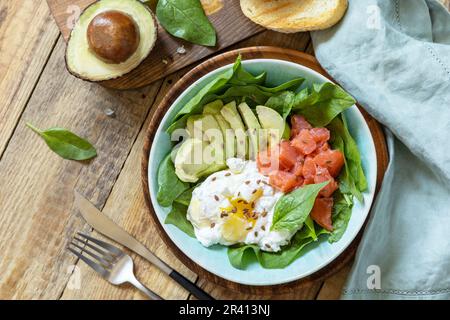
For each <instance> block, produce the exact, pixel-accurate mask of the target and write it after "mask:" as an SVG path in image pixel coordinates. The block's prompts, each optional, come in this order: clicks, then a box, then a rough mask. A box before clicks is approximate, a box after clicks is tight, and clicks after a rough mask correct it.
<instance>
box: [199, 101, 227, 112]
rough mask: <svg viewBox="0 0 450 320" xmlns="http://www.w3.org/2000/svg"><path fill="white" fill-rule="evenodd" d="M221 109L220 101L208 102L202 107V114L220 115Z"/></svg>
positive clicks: (221, 103)
mask: <svg viewBox="0 0 450 320" xmlns="http://www.w3.org/2000/svg"><path fill="white" fill-rule="evenodd" d="M222 107H223V102H222V100H216V101H213V102H210V103H208V104H206V105H205V106H204V107H203V114H220V109H222Z"/></svg>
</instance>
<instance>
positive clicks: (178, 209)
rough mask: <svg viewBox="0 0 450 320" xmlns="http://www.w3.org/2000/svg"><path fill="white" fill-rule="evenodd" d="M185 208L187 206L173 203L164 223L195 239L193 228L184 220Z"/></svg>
mask: <svg viewBox="0 0 450 320" xmlns="http://www.w3.org/2000/svg"><path fill="white" fill-rule="evenodd" d="M187 208H188V207H187V206H185V205H182V204H180V203H176V202H175V203H174V204H173V205H172V210H171V211H170V212H169V214H168V215H167V217H166V220H165V221H164V223H165V224H172V225H174V226H175V227H177V228H178V229H180V230H181V231H183V232H184V233H186V234H187V235H188V236H190V237H192V238H195V232H194V227H193V226H192V224H191V223H190V222H189V220H188V219H187V218H186V213H187Z"/></svg>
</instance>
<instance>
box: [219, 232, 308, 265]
mask: <svg viewBox="0 0 450 320" xmlns="http://www.w3.org/2000/svg"><path fill="white" fill-rule="evenodd" d="M312 242H314V236H313V234H312V232H311V230H310V229H309V228H303V229H302V230H300V231H299V232H297V233H296V234H295V235H294V237H293V238H292V240H291V243H290V244H289V245H287V246H284V247H283V248H282V249H281V250H280V251H279V252H266V251H262V250H261V249H260V248H259V247H258V246H255V245H240V246H233V247H230V248H228V259H229V261H230V263H231V265H232V266H233V267H235V268H237V269H245V268H246V267H247V266H248V264H250V263H251V262H252V260H253V259H252V258H254V257H256V259H257V260H258V262H259V263H260V264H261V266H262V267H263V268H266V269H282V268H285V267H287V266H288V265H290V264H291V263H292V262H293V261H295V260H296V259H298V258H299V257H300V256H301V255H302V254H303V253H304V252H305V251H304V248H305V247H306V246H307V245H308V244H310V243H312Z"/></svg>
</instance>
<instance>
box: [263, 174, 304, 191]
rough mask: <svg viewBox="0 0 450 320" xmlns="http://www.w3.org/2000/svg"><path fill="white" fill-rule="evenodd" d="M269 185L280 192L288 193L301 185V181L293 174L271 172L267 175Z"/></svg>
mask: <svg viewBox="0 0 450 320" xmlns="http://www.w3.org/2000/svg"><path fill="white" fill-rule="evenodd" d="M269 183H270V185H271V186H273V187H275V188H277V189H279V190H281V191H282V192H285V193H286V192H290V191H292V190H294V189H295V188H296V187H299V186H301V185H302V184H303V179H302V178H299V177H297V176H296V175H295V174H293V173H290V172H286V171H281V170H278V171H272V172H271V173H270V174H269Z"/></svg>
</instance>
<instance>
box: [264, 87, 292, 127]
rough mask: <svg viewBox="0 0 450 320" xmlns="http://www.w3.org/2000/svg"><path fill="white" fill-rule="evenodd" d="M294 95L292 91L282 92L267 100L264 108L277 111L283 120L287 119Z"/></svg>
mask: <svg viewBox="0 0 450 320" xmlns="http://www.w3.org/2000/svg"><path fill="white" fill-rule="evenodd" d="M294 99H295V93H294V92H292V91H283V92H281V93H278V94H276V95H274V96H272V97H270V98H269V100H267V101H266V104H265V106H266V107H268V108H272V109H274V110H275V111H277V112H278V113H279V114H280V115H281V116H282V117H283V119H284V120H286V119H287V117H288V116H289V114H290V113H291V110H292V106H293V105H294Z"/></svg>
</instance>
